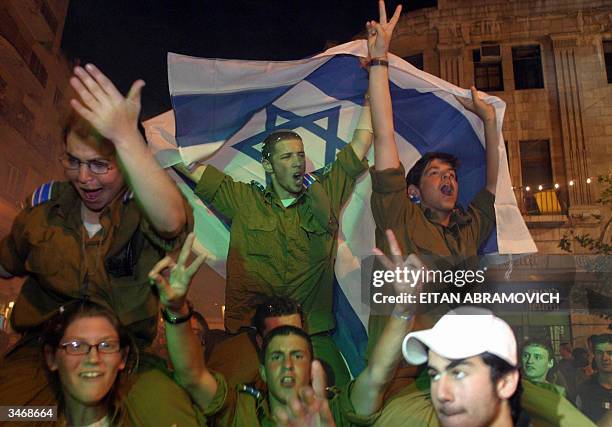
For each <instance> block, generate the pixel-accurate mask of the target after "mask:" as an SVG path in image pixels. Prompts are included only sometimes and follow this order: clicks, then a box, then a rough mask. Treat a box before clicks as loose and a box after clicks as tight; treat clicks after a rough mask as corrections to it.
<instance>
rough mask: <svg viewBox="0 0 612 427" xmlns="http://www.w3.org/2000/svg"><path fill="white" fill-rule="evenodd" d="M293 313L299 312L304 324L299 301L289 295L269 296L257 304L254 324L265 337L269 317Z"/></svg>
mask: <svg viewBox="0 0 612 427" xmlns="http://www.w3.org/2000/svg"><path fill="white" fill-rule="evenodd" d="M292 314H299V315H300V320H301V321H302V325H303V324H304V312H303V311H302V307H301V306H300V305H299V304H298V303H297V302H295V301H294V300H293V299H291V298H288V297H281V296H273V297H268V298H266V299H265V300H264V301H263V302H262V303H261V304H258V305H257V308H256V309H255V316H254V317H253V326H254V327H255V329H257V333H258V334H259V335H261V336H262V337H263V331H264V330H265V329H266V319H267V318H269V317H280V316H290V315H292Z"/></svg>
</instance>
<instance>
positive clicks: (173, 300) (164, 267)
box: [149, 233, 206, 310]
mask: <svg viewBox="0 0 612 427" xmlns="http://www.w3.org/2000/svg"><path fill="white" fill-rule="evenodd" d="M194 241H195V234H194V233H190V234H189V235H188V236H187V239H185V243H184V244H183V248H182V249H181V253H180V255H179V257H178V260H177V262H174V259H172V257H170V256H166V257H165V258H164V259H162V260H161V261H159V262H158V263H157V264H155V266H154V267H153V269H152V270H151V271H150V272H149V281H150V282H151V283H152V284H155V286H156V287H157V290H158V291H159V299H160V302H161V303H162V305H163V306H164V307H167V308H169V309H171V310H178V309H180V308H181V307H183V305H184V303H185V300H186V298H187V293H188V292H189V286H190V285H191V279H192V278H193V276H194V274H195V273H196V272H197V271H198V269H199V268H200V266H201V265H202V263H203V262H204V261H205V260H206V254H200V255H198V257H197V258H196V259H195V260H194V261H193V262H192V263H191V265H190V266H189V267H187V266H186V263H187V259H188V258H189V254H191V250H192V247H193V242H194Z"/></svg>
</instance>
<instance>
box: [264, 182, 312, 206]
mask: <svg viewBox="0 0 612 427" xmlns="http://www.w3.org/2000/svg"><path fill="white" fill-rule="evenodd" d="M305 194H306V187H304V186H302V192H301V193H300V194H298V195H297V196H296V197H295V200H296V201H298V200H300V199H301V198H302V197H304V195H305ZM264 200H265V201H266V202H268V203H270V204H272V203H276V204H277V205H279V206H283V203H282V202H281V199H280V197H278V194H276V192H275V191H274V188H273V187H272V183H269V184H268V185H267V186H266V189H265V190H264Z"/></svg>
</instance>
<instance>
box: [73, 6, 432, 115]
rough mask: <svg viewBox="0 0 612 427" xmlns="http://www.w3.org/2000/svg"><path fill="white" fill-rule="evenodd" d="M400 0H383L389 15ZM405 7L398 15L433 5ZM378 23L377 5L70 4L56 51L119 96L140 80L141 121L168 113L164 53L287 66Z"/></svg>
mask: <svg viewBox="0 0 612 427" xmlns="http://www.w3.org/2000/svg"><path fill="white" fill-rule="evenodd" d="M400 3H402V2H401V1H399V0H388V1H387V11H388V12H389V15H391V13H392V11H393V9H394V8H395V6H396V5H398V4H400ZM436 3H437V2H436V1H433V0H417V1H415V0H411V1H410V2H406V1H404V2H403V7H404V11H406V10H414V9H418V8H421V7H427V6H435V5H436ZM368 19H378V2H377V1H376V0H312V1H302V0H222V1H209V0H156V1H154V0H148V1H147V0H128V1H125V0H122V1H120V0H105V1H100V0H72V1H71V2H70V6H69V10H68V16H67V18H66V25H65V29H64V35H63V39H62V48H63V50H64V52H65V54H66V56H67V57H68V59H70V60H72V61H77V62H80V63H81V64H85V63H87V62H92V63H94V64H96V65H97V66H98V67H100V69H102V71H103V72H104V73H106V74H107V75H108V76H109V77H110V78H111V80H113V82H114V83H115V84H116V85H117V87H119V89H120V90H121V91H122V92H123V93H125V92H127V90H128V89H129V87H130V85H131V83H132V82H133V81H134V80H136V79H138V78H142V79H144V80H145V82H146V83H147V86H146V87H145V89H144V92H143V101H142V102H143V112H142V116H143V118H144V119H147V118H150V117H152V116H155V115H157V114H159V113H161V112H163V111H166V110H168V109H170V108H171V105H170V98H169V95H168V81H167V66H166V54H167V52H176V53H181V54H185V55H192V56H198V57H207V58H231V59H257V60H291V59H301V58H304V57H307V56H311V55H314V54H316V53H319V52H321V51H323V50H324V49H325V45H326V42H327V41H331V42H337V43H344V42H347V41H349V40H351V39H352V38H353V37H354V36H355V35H356V34H357V33H359V32H360V31H361V30H362V29H363V28H364V26H365V22H366V20H368Z"/></svg>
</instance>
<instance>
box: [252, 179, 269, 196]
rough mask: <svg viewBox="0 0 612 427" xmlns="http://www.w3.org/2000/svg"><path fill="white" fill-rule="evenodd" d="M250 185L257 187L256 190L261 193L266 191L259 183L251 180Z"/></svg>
mask: <svg viewBox="0 0 612 427" xmlns="http://www.w3.org/2000/svg"><path fill="white" fill-rule="evenodd" d="M251 185H252V186H254V187H257V189H258V190H259V191H261V192H262V193H263V192H265V191H266V187H264V186H263V185H262V184H261V182H259V181H255V180H252V181H251Z"/></svg>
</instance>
